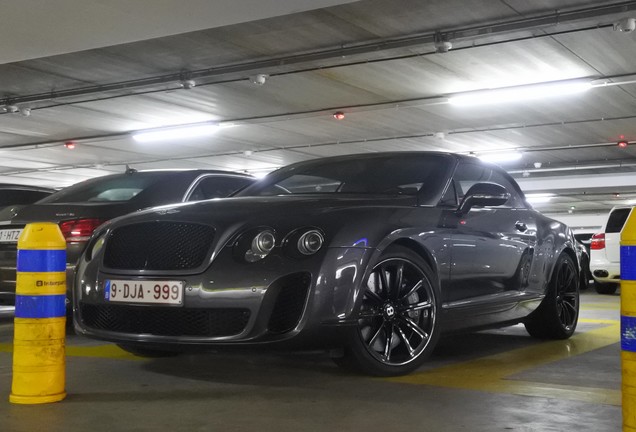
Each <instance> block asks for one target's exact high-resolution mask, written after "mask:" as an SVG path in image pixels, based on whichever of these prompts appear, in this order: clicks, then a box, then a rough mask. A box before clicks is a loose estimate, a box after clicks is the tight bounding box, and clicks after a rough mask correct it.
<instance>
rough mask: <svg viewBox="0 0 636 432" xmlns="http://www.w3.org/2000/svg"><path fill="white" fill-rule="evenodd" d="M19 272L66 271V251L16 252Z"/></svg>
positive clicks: (25, 250)
mask: <svg viewBox="0 0 636 432" xmlns="http://www.w3.org/2000/svg"><path fill="white" fill-rule="evenodd" d="M17 270H18V271H19V272H63V271H66V249H61V250H31V249H19V250H18V264H17Z"/></svg>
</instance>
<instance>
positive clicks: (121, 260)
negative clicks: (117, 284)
mask: <svg viewBox="0 0 636 432" xmlns="http://www.w3.org/2000/svg"><path fill="white" fill-rule="evenodd" d="M212 240H214V228H212V227H210V226H207V225H200V224H193V223H181V222H149V223H138V224H132V225H126V226H123V227H120V228H116V229H115V230H114V231H113V233H112V235H111V236H110V238H109V239H108V242H107V244H106V250H105V252H104V265H105V266H106V267H108V268H111V269H117V270H168V271H169V270H190V269H196V268H198V267H200V266H201V265H202V264H203V260H204V259H205V258H206V256H207V255H208V252H209V251H210V248H211V246H212Z"/></svg>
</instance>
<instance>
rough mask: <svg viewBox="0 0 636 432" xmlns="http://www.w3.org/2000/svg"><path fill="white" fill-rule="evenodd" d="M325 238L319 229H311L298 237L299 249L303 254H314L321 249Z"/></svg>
mask: <svg viewBox="0 0 636 432" xmlns="http://www.w3.org/2000/svg"><path fill="white" fill-rule="evenodd" d="M324 242H325V238H324V237H323V235H322V233H321V232H320V231H318V230H310V231H307V232H306V233H304V234H303V235H301V236H300V238H299V239H298V251H299V252H300V253H301V254H303V255H312V254H315V253H316V252H318V251H319V250H320V248H321V247H322V245H323V244H324Z"/></svg>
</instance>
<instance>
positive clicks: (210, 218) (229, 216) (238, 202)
mask: <svg viewBox="0 0 636 432" xmlns="http://www.w3.org/2000/svg"><path fill="white" fill-rule="evenodd" d="M416 204H417V198H416V197H414V196H393V197H387V196H386V195H384V196H379V195H377V196H360V195H355V196H346V195H342V196H341V195H338V197H332V196H329V197H325V196H324V195H322V196H321V195H303V196H274V197H236V198H222V199H214V200H209V201H200V202H196V203H187V204H177V205H170V206H162V207H154V208H152V209H148V210H144V211H141V212H137V213H134V214H131V215H127V216H124V217H122V218H118V219H115V220H113V221H112V222H111V223H109V224H107V226H105V227H104V228H112V229H116V228H117V227H118V226H122V225H128V224H135V223H143V222H152V221H179V222H192V223H202V224H208V225H211V226H213V227H214V228H215V230H216V232H217V234H218V235H219V237H217V239H218V242H220V243H224V242H226V241H228V240H229V239H230V238H231V237H232V236H233V235H234V234H236V233H238V232H241V231H243V230H244V229H249V228H255V227H259V226H260V227H262V226H267V227H271V228H273V229H274V230H275V231H277V232H280V233H281V234H283V235H284V234H285V233H287V232H290V231H292V230H294V229H297V228H299V227H303V226H315V227H318V228H320V229H322V230H323V231H324V232H325V233H326V234H327V235H328V237H331V238H332V239H334V237H335V236H334V234H335V233H336V232H338V231H354V230H358V229H359V228H358V227H367V228H368V227H369V226H378V221H379V220H382V224H381V226H382V228H383V230H392V229H395V228H397V227H400V226H401V223H402V221H401V217H402V216H403V211H406V212H408V211H410V210H414V209H415V208H416ZM409 209H410V210H409ZM349 227H352V228H351V229H349ZM352 234H353V233H352Z"/></svg>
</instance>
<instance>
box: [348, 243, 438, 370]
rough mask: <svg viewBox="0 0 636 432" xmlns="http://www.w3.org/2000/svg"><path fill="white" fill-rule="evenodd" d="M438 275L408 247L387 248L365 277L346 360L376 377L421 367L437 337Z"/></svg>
mask: <svg viewBox="0 0 636 432" xmlns="http://www.w3.org/2000/svg"><path fill="white" fill-rule="evenodd" d="M434 280H435V279H434V275H433V272H432V271H431V270H430V268H429V267H428V265H426V263H425V262H424V260H423V259H422V258H421V257H420V256H419V255H417V254H415V253H414V252H412V251H411V250H410V249H406V248H402V247H392V248H391V249H390V250H387V251H386V252H385V253H384V254H383V255H382V257H381V258H380V260H379V262H378V263H377V264H375V265H374V267H373V269H372V271H371V273H370V275H369V278H368V279H367V283H366V285H365V287H364V289H365V291H364V293H363V294H362V295H363V298H362V303H361V307H360V312H359V315H358V325H357V326H356V327H355V328H354V329H351V335H350V338H349V345H348V346H347V347H346V349H345V357H344V360H345V362H346V363H348V364H349V366H353V367H354V368H355V369H357V370H359V371H362V372H365V373H368V374H371V375H377V376H392V375H402V374H405V373H408V372H410V371H412V370H414V369H416V368H417V367H418V366H420V365H421V364H422V362H423V361H424V360H425V359H426V357H427V356H428V355H429V354H430V352H431V351H432V349H433V347H434V345H435V343H436V340H437V333H438V331H437V322H436V318H437V304H436V295H435V290H434V288H433V287H434V282H433V281H434ZM338 363H339V364H340V363H341V362H338Z"/></svg>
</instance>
